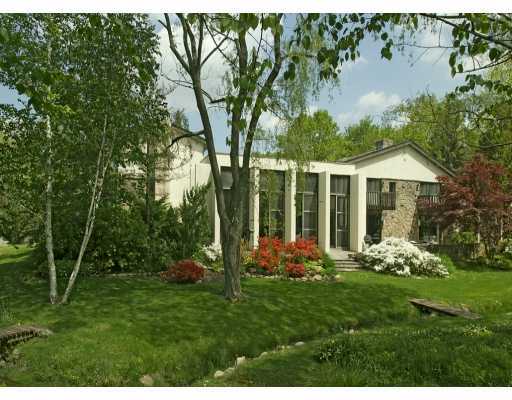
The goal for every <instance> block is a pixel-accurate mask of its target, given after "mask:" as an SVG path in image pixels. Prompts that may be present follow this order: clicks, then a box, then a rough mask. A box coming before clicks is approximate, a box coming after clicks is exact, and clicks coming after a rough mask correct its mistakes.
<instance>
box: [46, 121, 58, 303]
mask: <svg viewBox="0 0 512 400" xmlns="http://www.w3.org/2000/svg"><path fill="white" fill-rule="evenodd" d="M52 136H53V135H52V125H51V122H50V116H49V115H48V116H47V117H46V139H47V141H48V157H47V158H46V170H47V178H46V212H45V214H46V215H45V223H44V225H45V226H44V232H45V243H46V258H47V260H48V276H49V281H50V303H51V304H55V303H56V302H57V297H58V292H57V271H56V267H55V256H54V254H53V228H52V212H53V201H52V200H53V149H52V140H53V137H52Z"/></svg>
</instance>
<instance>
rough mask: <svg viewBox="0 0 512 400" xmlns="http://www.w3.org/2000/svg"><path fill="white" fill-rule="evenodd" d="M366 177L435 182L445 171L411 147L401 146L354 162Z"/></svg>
mask: <svg viewBox="0 0 512 400" xmlns="http://www.w3.org/2000/svg"><path fill="white" fill-rule="evenodd" d="M355 171H356V172H357V173H364V174H365V175H366V176H367V177H368V178H380V179H396V180H408V181H421V182H437V180H436V176H439V175H446V173H445V172H444V171H443V170H442V169H441V168H439V167H438V166H437V165H435V164H434V163H432V162H431V161H430V160H428V159H426V158H425V157H423V156H422V155H421V154H420V153H418V152H417V151H416V150H414V149H413V148H412V147H403V148H399V149H397V150H395V151H390V152H388V153H384V154H382V155H380V156H376V157H372V158H370V159H367V160H364V161H360V162H358V163H356V164H355Z"/></svg>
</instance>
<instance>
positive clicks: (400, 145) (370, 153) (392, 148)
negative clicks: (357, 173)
mask: <svg viewBox="0 0 512 400" xmlns="http://www.w3.org/2000/svg"><path fill="white" fill-rule="evenodd" d="M406 147H410V148H412V149H413V150H415V151H416V152H417V153H419V154H420V155H421V156H423V157H424V158H426V159H427V160H429V161H430V162H432V163H433V164H435V165H436V166H437V167H439V168H440V169H441V170H443V171H444V172H446V174H447V175H450V176H453V175H454V172H453V171H452V170H451V169H449V168H447V167H445V166H444V165H443V164H441V163H440V162H439V161H437V160H436V159H435V158H434V157H432V156H431V155H430V154H428V153H427V152H426V151H425V150H423V148H422V147H421V146H420V145H419V144H417V143H416V142H414V141H412V140H407V141H405V142H402V143H397V144H393V145H391V146H387V147H384V148H383V149H380V150H378V149H375V150H370V151H367V152H365V153H361V154H358V155H356V156H352V157H347V158H344V159H342V160H339V161H337V162H339V163H340V164H357V163H359V162H361V161H365V160H368V159H371V158H374V157H378V156H381V155H383V154H387V153H391V152H393V151H395V150H399V149H402V148H406Z"/></svg>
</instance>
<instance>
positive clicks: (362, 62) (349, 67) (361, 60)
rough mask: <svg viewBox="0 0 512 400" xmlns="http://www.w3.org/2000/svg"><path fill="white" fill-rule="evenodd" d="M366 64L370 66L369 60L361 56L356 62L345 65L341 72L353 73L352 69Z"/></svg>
mask: <svg viewBox="0 0 512 400" xmlns="http://www.w3.org/2000/svg"><path fill="white" fill-rule="evenodd" d="M366 64H368V60H367V59H366V58H364V57H363V56H360V57H358V58H356V60H355V61H349V62H345V63H343V66H342V67H341V70H342V71H345V72H348V71H351V70H352V69H354V68H355V67H356V66H358V65H366Z"/></svg>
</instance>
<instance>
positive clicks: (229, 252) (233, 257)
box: [222, 229, 242, 301]
mask: <svg viewBox="0 0 512 400" xmlns="http://www.w3.org/2000/svg"><path fill="white" fill-rule="evenodd" d="M235 231H236V229H233V230H228V231H227V232H225V233H224V234H223V235H222V258H223V261H224V296H225V297H226V299H228V300H231V301H237V300H239V299H240V297H241V296H242V287H241V285H240V240H241V235H240V234H239V233H238V234H237V233H236V232H235Z"/></svg>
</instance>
